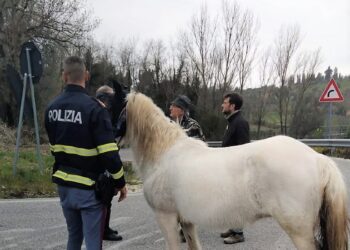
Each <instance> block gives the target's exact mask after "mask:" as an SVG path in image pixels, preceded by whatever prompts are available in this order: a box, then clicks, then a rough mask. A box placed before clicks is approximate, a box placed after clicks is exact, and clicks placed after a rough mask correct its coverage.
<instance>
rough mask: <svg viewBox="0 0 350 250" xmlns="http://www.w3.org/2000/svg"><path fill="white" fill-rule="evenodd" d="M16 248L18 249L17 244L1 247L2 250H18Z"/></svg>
mask: <svg viewBox="0 0 350 250" xmlns="http://www.w3.org/2000/svg"><path fill="white" fill-rule="evenodd" d="M16 247H18V245H17V244H10V245H6V246H3V247H0V249H16Z"/></svg>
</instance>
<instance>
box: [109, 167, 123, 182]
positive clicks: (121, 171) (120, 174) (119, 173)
mask: <svg viewBox="0 0 350 250" xmlns="http://www.w3.org/2000/svg"><path fill="white" fill-rule="evenodd" d="M123 175H124V169H123V167H122V168H121V169H120V170H119V172H118V173H116V174H112V176H113V179H116V180H117V179H120V178H121V177H122V176H123Z"/></svg>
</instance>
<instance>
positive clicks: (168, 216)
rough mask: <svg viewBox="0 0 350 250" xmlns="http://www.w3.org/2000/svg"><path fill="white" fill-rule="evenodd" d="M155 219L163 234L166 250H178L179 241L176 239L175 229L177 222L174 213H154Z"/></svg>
mask: <svg viewBox="0 0 350 250" xmlns="http://www.w3.org/2000/svg"><path fill="white" fill-rule="evenodd" d="M156 218H157V221H158V224H159V227H160V229H161V230H162V232H163V235H164V238H165V241H166V244H167V249H169V250H178V249H180V241H179V237H178V232H177V227H178V220H177V214H176V213H164V212H160V211H156Z"/></svg>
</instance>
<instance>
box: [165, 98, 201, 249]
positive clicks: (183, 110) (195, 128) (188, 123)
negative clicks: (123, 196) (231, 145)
mask: <svg viewBox="0 0 350 250" xmlns="http://www.w3.org/2000/svg"><path fill="white" fill-rule="evenodd" d="M191 105H192V104H191V100H190V98H188V97H187V96H185V95H179V96H177V97H176V98H175V99H174V101H172V102H171V105H170V108H169V110H170V118H171V119H172V120H173V121H174V122H177V123H179V124H180V126H181V127H182V128H183V129H184V130H185V132H186V134H187V135H188V136H189V137H193V138H198V139H200V140H203V141H204V139H205V137H204V134H203V132H202V129H201V126H200V125H199V123H198V122H197V121H196V120H194V119H192V118H190V112H189V111H190V108H191ZM178 220H180V219H178ZM180 226H181V223H180ZM179 234H180V238H181V241H182V242H186V239H185V236H184V234H183V231H182V229H181V227H180V231H179Z"/></svg>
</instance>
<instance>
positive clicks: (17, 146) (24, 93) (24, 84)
mask: <svg viewBox="0 0 350 250" xmlns="http://www.w3.org/2000/svg"><path fill="white" fill-rule="evenodd" d="M27 77H28V76H27V74H24V76H23V89H22V99H21V108H20V111H19V120H18V127H17V138H16V153H15V159H14V161H13V171H12V172H13V175H16V170H17V161H18V156H19V144H20V141H21V130H22V125H23V110H24V99H25V95H26V90H27Z"/></svg>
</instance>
